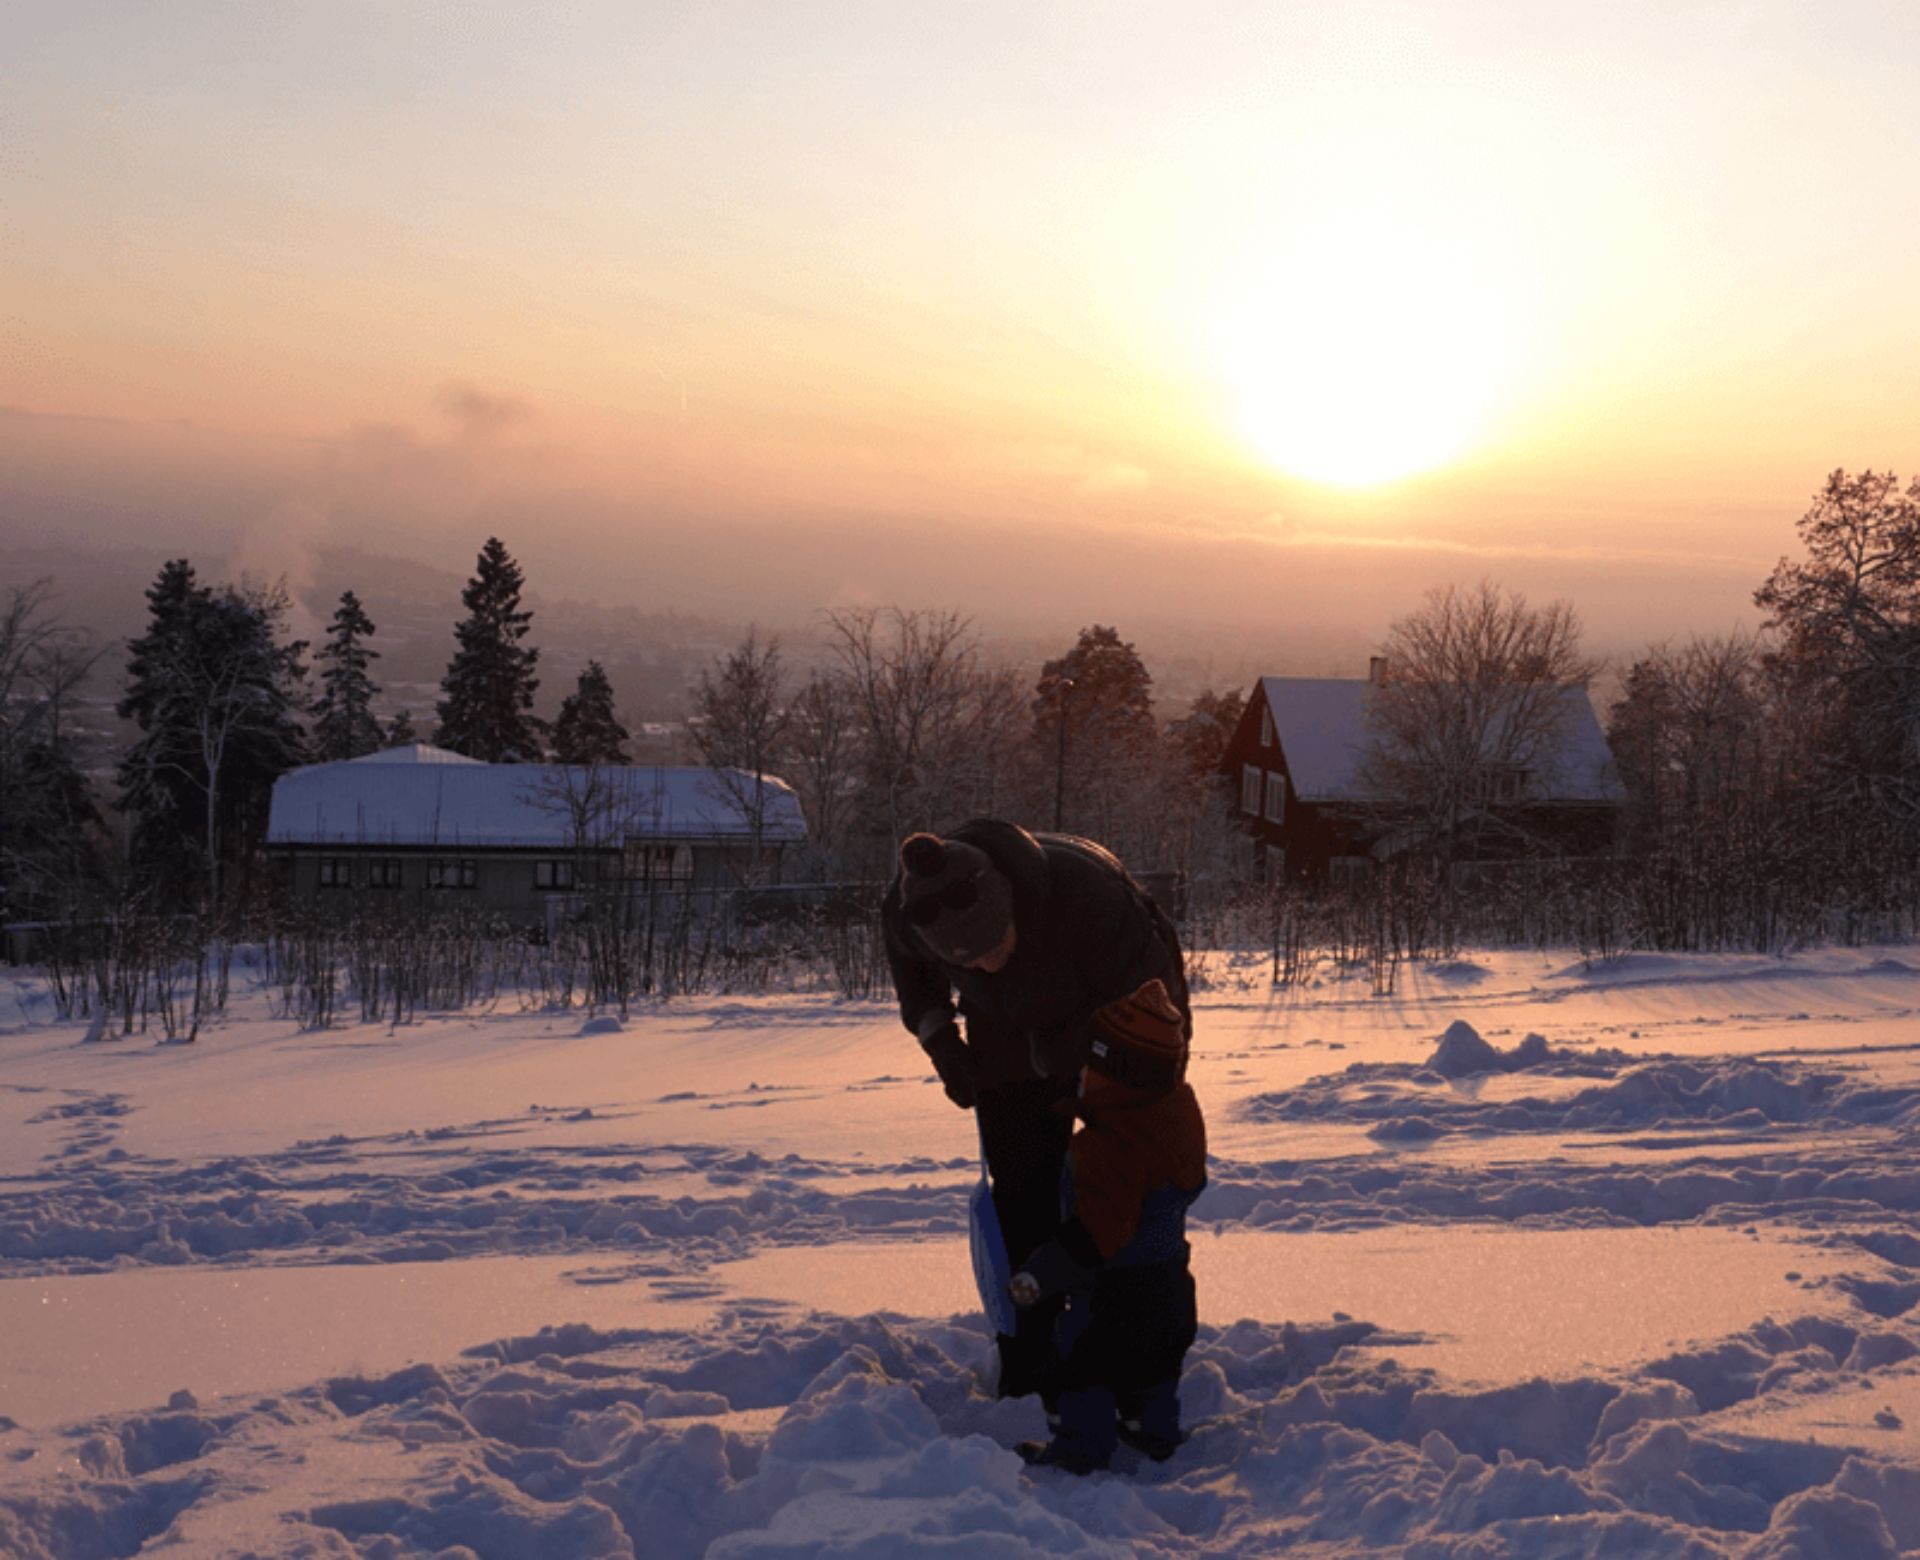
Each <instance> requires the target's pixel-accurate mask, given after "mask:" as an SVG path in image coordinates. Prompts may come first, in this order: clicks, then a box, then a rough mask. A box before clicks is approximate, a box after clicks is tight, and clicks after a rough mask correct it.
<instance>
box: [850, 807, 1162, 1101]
mask: <svg viewBox="0 0 1920 1560" xmlns="http://www.w3.org/2000/svg"><path fill="white" fill-rule="evenodd" d="M947 837H948V838H950V839H957V840H964V841H966V842H967V843H968V844H970V845H975V846H978V847H979V848H980V849H981V850H983V851H985V852H986V854H987V856H988V857H989V858H990V859H991V860H992V862H993V864H994V866H995V867H996V868H997V869H998V870H999V871H1000V873H1001V874H1002V875H1003V876H1004V877H1005V878H1006V879H1007V881H1008V882H1009V883H1010V884H1011V885H1012V888H1013V925H1014V933H1015V941H1014V950H1013V957H1012V958H1010V959H1009V960H1008V961H1007V963H1006V965H1005V966H1004V967H1003V968H1002V969H1000V970H999V971H998V972H996V973H993V974H988V973H987V972H986V971H984V970H977V969H967V968H963V967H961V966H958V965H952V964H948V963H946V962H944V961H943V960H942V959H940V958H939V956H938V955H936V954H935V953H934V952H933V951H932V949H930V948H929V947H928V946H927V945H926V944H925V943H924V942H923V941H922V940H921V939H920V937H919V935H918V934H917V933H916V932H915V931H914V928H913V926H912V924H911V923H910V922H909V921H908V920H907V918H906V915H905V914H904V912H903V911H902V909H901V903H900V884H899V882H898V880H897V879H896V881H895V882H894V885H893V887H892V888H891V889H890V890H889V891H888V893H887V897H886V901H885V903H884V904H883V905H882V907H881V924H882V926H883V928H884V930H885V934H886V943H887V959H888V963H889V965H890V966H891V968H892V973H893V986H894V990H895V992H896V993H897V994H898V996H899V998H900V1017H901V1021H902V1022H903V1023H905V1024H906V1026H907V1028H908V1029H910V1030H912V1031H913V1032H914V1033H915V1034H916V1035H918V1036H920V1037H921V1038H922V1039H923V1040H924V1039H925V1037H926V1035H927V1033H928V1024H929V1021H930V1017H929V1016H930V1015H935V1016H934V1017H933V1018H932V1019H931V1021H932V1022H935V1023H937V1022H938V1016H940V1015H944V1016H951V1015H952V1014H953V1012H954V1011H955V1009H956V1008H957V1009H958V1011H959V1014H960V1016H961V1017H962V1018H964V1019H965V1020H966V1041H967V1052H968V1062H969V1065H970V1068H971V1072H972V1077H973V1081H974V1083H976V1084H978V1085H981V1086H989V1087H990V1086H992V1085H994V1084H999V1083H1014V1082H1020V1081H1023V1080H1030V1079H1032V1078H1035V1077H1054V1078H1064V1077H1070V1076H1071V1075H1072V1074H1073V1073H1074V1072H1076V1071H1078V1069H1079V1068H1080V1066H1081V1064H1082V1063H1083V1062H1084V1061H1085V1060H1086V1058H1087V1054H1088V1046H1089V1043H1090V1041H1091V1039H1092V1034H1091V1028H1092V1024H1093V1015H1094V1013H1095V1012H1096V1011H1097V1010H1098V1009H1100V1008H1102V1007H1104V1006H1106V1005H1107V1004H1108V1003H1109V1002H1116V1001H1118V1000H1119V999H1120V998H1122V997H1124V996H1128V995H1130V994H1131V993H1132V992H1134V991H1136V990H1138V989H1139V987H1140V986H1141V984H1142V983H1143V982H1145V981H1148V980H1151V979H1154V978H1155V977H1158V978H1159V979H1160V980H1162V981H1163V982H1165V984H1166V987H1167V991H1168V993H1169V994H1170V995H1171V996H1172V997H1173V1000H1174V1002H1175V1004H1176V1005H1177V1006H1178V1007H1179V1009H1180V1011H1181V1012H1182V1013H1183V1014H1185V1013H1187V1012H1188V1006H1187V982H1186V972H1185V967H1184V965H1183V963H1182V960H1181V954H1180V940H1179V936H1178V934H1177V933H1176V932H1175V930H1174V926H1173V923H1172V921H1170V920H1169V919H1168V918H1167V916H1166V914H1165V913H1164V912H1163V911H1162V910H1161V909H1160V908H1159V907H1158V906H1157V905H1156V904H1154V902H1153V899H1152V898H1151V896H1150V895H1148V893H1147V891H1146V890H1145V889H1143V888H1141V887H1140V885H1139V884H1138V883H1136V882H1134V880H1133V879H1132V878H1131V877H1130V876H1129V875H1128V874H1127V870H1126V868H1125V867H1123V866H1122V865H1121V864H1120V862H1119V860H1118V859H1117V858H1116V857H1115V856H1114V855H1113V853H1112V852H1111V851H1108V850H1106V849H1105V848H1103V847H1102V846H1099V845H1096V844H1094V843H1093V842H1092V841H1090V840H1082V839H1076V838H1074V837H1073V836H1071V835H1064V834H1038V835H1035V834H1029V833H1028V832H1027V831H1026V830H1024V829H1021V828H1019V827H1017V826H1015V825H1014V824H1011V823H1006V822H1003V821H1001V820H999V819H995V818H976V819H973V820H971V821H969V822H967V823H963V824H961V825H960V826H959V827H958V828H956V829H953V830H951V831H950V832H949V834H948V836H947ZM1188 1027H1189V1032H1191V1020H1190V1019H1189V1026H1188Z"/></svg>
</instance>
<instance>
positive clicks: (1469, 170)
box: [0, 0, 1920, 670]
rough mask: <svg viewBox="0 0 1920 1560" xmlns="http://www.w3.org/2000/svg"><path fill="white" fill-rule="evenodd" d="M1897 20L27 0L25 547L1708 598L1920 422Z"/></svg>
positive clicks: (13, 234)
mask: <svg viewBox="0 0 1920 1560" xmlns="http://www.w3.org/2000/svg"><path fill="white" fill-rule="evenodd" d="M1917 69H1920V7H1915V6H1914V5H1912V4H1911V3H1907V0H1901V3H1884V4H1882V3H1859V0H1826V3H1805V4H1800V3H1767V0H1752V3H1741V4H1722V3H1708V4H1691V3H1686V0H1660V3H1645V4H1643V3H1637V0H1610V3H1606V4H1592V3H1578V4H1575V3H1562V0H1512V3H1508V0H1444V3H1440V0H1436V3H1417V4H1416V3H1382V4H1369V3H1364V0H1361V3H1318V0H1315V3H1288V0H1259V3H1208V0H1198V3H1189V4H1181V5H1172V4H1164V3H1163V4H1150V5H1149V4H1135V3H1130V0H1098V3H1092V0H1058V3H1055V0H1018V3H1000V0H980V3H942V0H930V3H925V4H920V3H902V0H884V3H878V0H876V3H870V4H867V3H851V0H821V3H817V4H810V3H803V0H780V3H767V4H762V3H750V4H749V3H738V4H736V3H727V0H713V3H698V4H695V3H679V4H672V5H665V4H651V3H636V0H625V3H619V4H611V3H608V4H602V3H596V0H581V3H555V4H538V5H484V6H483V5H478V4H472V5H469V4H464V3H462V4H455V3H418V4H414V3H405V0H378V3H361V0H327V3H325V4H309V3H305V0H287V3H272V4H263V3H251V0H204V3H203V0H153V3H148V4H132V3H121V4H102V3H93V0H59V3H42V0H14V3H12V4H9V5H6V6H4V7H0V548H3V547H4V546H5V544H6V543H7V541H8V539H9V538H12V539H13V540H14V541H15V543H16V545H17V544H18V542H19V540H20V539H22V538H28V537H45V536H47V535H61V536H72V537H82V538H88V539H94V540H99V541H116V540H122V539H124V540H132V541H137V542H138V543H139V544H140V545H150V546H151V547H152V549H153V552H154V564H155V567H156V568H157V567H158V564H159V563H160V562H161V561H162V560H163V559H164V558H165V557H166V556H169V555H173V554H178V553H182V552H185V553H188V554H189V555H190V556H193V557H195V559H196V562H197V561H199V558H200V556H201V550H202V549H204V550H205V551H206V553H207V556H208V557H209V560H210V561H212V560H213V557H214V554H215V553H216V552H217V551H218V550H219V549H222V548H226V549H235V548H244V552H235V553H232V554H231V555H232V556H235V557H244V558H245V559H246V560H247V561H248V563H249V564H250V566H251V567H253V568H254V569H255V570H256V571H257V572H264V571H268V570H273V569H277V568H285V569H288V570H291V571H292V572H293V574H294V576H295V578H296V581H297V578H298V574H299V570H300V568H301V567H302V560H303V559H310V557H311V555H312V553H313V551H314V550H315V549H317V548H322V547H327V546H333V545H351V546H354V547H359V548H363V549H367V550H371V551H374V552H377V553H390V554H394V555H398V556H405V557H409V558H418V559H421V560H423V561H427V562H430V563H433V564H436V565H437V566H439V567H442V568H445V569H448V570H450V571H454V572H458V573H460V574H462V575H464V574H465V573H467V572H468V571H469V570H470V568H471V565H472V562H473V558H474V555H475V552H476V551H477V549H478V546H479V544H480V543H481V542H482V541H483V540H484V539H485V538H486V536H488V535H489V534H498V535H499V536H501V538H502V539H503V540H504V541H505V542H506V543H507V545H508V547H509V549H510V550H511V551H512V552H513V554H514V556H515V557H516V558H517V559H518V560H519V561H520V562H521V563H522V565H523V567H524V568H525V570H526V573H527V578H528V582H529V585H530V586H531V587H532V588H534V589H536V590H539V591H542V592H545V593H548V594H554V595H557V594H572V595H577V596H581V597H586V598H590V599H595V600H599V601H602V602H606V603H609V604H613V603H621V602H633V603H636V604H638V605H640V606H642V607H644V608H647V609H650V610H651V609H656V608H663V607H667V606H682V607H687V608H691V609H695V610H700V611H710V612H716V613H722V614H726V615H729V616H732V617H735V618H737V619H740V620H746V619H748V618H757V619H759V620H760V621H762V622H764V623H770V624H774V625H776V626H777V625H778V624H780V623H782V622H784V621H796V620H801V619H804V618H806V617H807V616H808V615H809V614H811V613H812V612H814V611H815V610H817V609H818V608H820V607H823V606H834V605H844V604H853V603H861V602H872V603H896V604H900V605H904V606H910V607H921V606H926V607H957V608H960V609H962V610H964V611H966V612H968V613H969V614H972V615H974V616H975V617H977V618H978V619H979V620H981V621H982V622H983V623H984V624H987V625H989V626H991V625H994V624H997V623H1001V622H1008V623H1013V622H1021V623H1025V624H1029V625H1033V626H1039V627H1046V628H1053V629H1058V630H1060V631H1063V632H1065V633H1067V634H1070V633H1071V632H1072V631H1073V630H1074V629H1076V628H1078V627H1080V626H1082V625H1084V624H1086V623H1089V622H1093V621H1101V622H1116V623H1118V624H1119V625H1120V626H1121V627H1122V629H1123V631H1129V630H1131V631H1133V632H1140V631H1142V628H1143V627H1144V626H1146V625H1151V624H1154V623H1158V622H1167V623H1178V622H1206V623H1212V624H1218V625H1227V626H1231V625H1234V624H1240V623H1245V624H1258V623H1260V622H1262V621H1263V620H1271V619H1284V620H1286V621H1288V622H1290V623H1293V624H1296V625H1315V624H1323V623H1324V624H1326V625H1328V626H1329V628H1330V629H1332V628H1338V629H1339V630H1340V631H1341V632H1343V633H1353V634H1357V635H1359V636H1362V637H1366V636H1373V637H1377V636H1378V635H1379V634H1380V633H1381V632H1382V631H1383V630H1384V628H1385V626H1386V624H1387V622H1388V621H1389V620H1390V619H1391V618H1393V617H1396V616H1400V615H1403V614H1404V613H1406V612H1407V611H1409V610H1411V609H1412V608H1414V607H1415V606H1417V605H1418V603H1419V599H1420V596H1421V594H1422V592H1423V591H1424V590H1425V589H1426V588H1428V587H1429V586H1432V585H1437V584H1442V583H1446V582H1449V581H1472V580H1476V579H1479V578H1481V577H1491V578H1493V579H1495V580H1498V581H1500V582H1502V583H1503V584H1505V585H1507V586H1509V587H1511V588H1514V589H1518V590H1521V591H1523V592H1524V593H1525V594H1526V595H1527V596H1528V597H1529V599H1534V600H1540V601H1545V600H1548V599H1554V598H1565V599H1567V600H1569V601H1571V602H1572V603H1573V604H1574V606H1575V607H1576V609H1577V610H1578V611H1579V612H1580V614H1581V616H1582V617H1583V619H1584V620H1585V621H1586V623H1587V625H1588V629H1589V634H1590V637H1591V638H1593V639H1594V640H1596V641H1597V642H1598V647H1599V648H1602V649H1631V648H1634V647H1636V646H1638V645H1642V644H1645V643H1647V642H1649V641H1652V640H1656V639H1662V638H1669V637H1684V636H1686V635H1689V634H1692V633H1696V632H1699V633H1717V632H1722V631H1724V630H1726V629H1728V628H1731V627H1733V626H1735V625H1736V624H1738V623H1746V622H1752V621H1756V618H1755V614H1754V612H1753V609H1752V606H1751V595H1752V591H1753V589H1754V588H1755V586H1757V585H1758V584H1759V583H1760V582H1761V581H1762V580H1763V579H1764V578H1765V577H1766V575H1767V573H1768V572H1769V570H1770V569H1771V568H1772V566H1773V564H1774V562H1775V561H1776V560H1777V559H1778V558H1779V557H1780V556H1781V555H1782V554H1784V553H1790V552H1794V551H1796V550H1797V542H1796V537H1795V532H1794V523H1795V521H1796V520H1797V519H1798V518H1799V517H1800V516H1801V515H1802V514H1803V513H1804V512H1805V510H1806V508H1807V506H1808V504H1809V502H1810V500H1811V498H1812V496H1813V494H1814V492H1815V491H1816V490H1817V489H1818V488H1819V486H1820V485H1821V483H1822V482H1823V480H1824V478H1825V476H1826V474H1827V473H1828V472H1829V471H1831V470H1833V469H1834V468H1836V467H1845V468H1848V469H1850V470H1851V469H1859V468H1862V467H1873V468H1876V469H1888V468H1891V469H1894V470H1896V471H1901V472H1902V473H1903V474H1907V475H1911V474H1912V472H1913V468H1914V467H1915V466H1916V465H1920V462H1917V461H1916V460H1914V459H1913V458H1912V457H1913V455H1914V453H1915V444H1916V427H1915V410H1916V392H1917V391H1920V384H1917V383H1916V380H1917V379H1920V353H1916V351H1915V344H1916V339H1917V338H1920V286H1917V285H1916V282H1915V278H1916V276H1920V202H1916V201H1915V200H1914V199H1913V188H1912V180H1913V175H1914V173H1915V171H1916V169H1920V111H1917V110H1916V107H1915V95H1914V90H1913V83H1914V80H1915V79H1916V70H1917ZM203 572H204V571H203ZM1306 669H1308V670H1324V669H1328V668H1318V667H1315V668H1306ZM1346 669H1347V670H1353V668H1351V667H1349V668H1346ZM1274 670H1288V668H1282V667H1276V668H1274Z"/></svg>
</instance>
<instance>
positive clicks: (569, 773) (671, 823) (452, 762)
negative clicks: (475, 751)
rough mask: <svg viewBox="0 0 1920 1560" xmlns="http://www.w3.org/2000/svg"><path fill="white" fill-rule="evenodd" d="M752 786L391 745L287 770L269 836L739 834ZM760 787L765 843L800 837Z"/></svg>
mask: <svg viewBox="0 0 1920 1560" xmlns="http://www.w3.org/2000/svg"><path fill="white" fill-rule="evenodd" d="M396 754H398V755H401V756H399V757H396V756H395V755H396ZM755 781H756V777H755V776H753V775H751V774H748V773H746V772H745V771H742V770H737V769H730V770H713V769H694V768H671V769H670V768H661V767H653V766H634V767H631V768H606V769H579V768H569V767H567V766H565V765H560V764H483V763H478V762H475V761H474V760H472V759H468V758H464V757H462V756H461V755H459V754H455V753H446V752H445V750H444V749H441V748H431V747H425V746H421V747H416V748H396V749H391V750H389V751H387V752H384V753H373V754H369V755H368V756H367V757H365V758H356V759H348V760H346V761H344V762H341V763H335V764H309V765H307V766H306V767H304V768H301V769H295V770H292V771H290V772H289V773H287V774H285V775H282V776H281V777H280V779H279V780H277V781H276V782H275V783H274V787H273V808H272V812H271V813H270V815H269V817H268V822H267V843H268V844H269V845H363V846H364V845H392V846H441V847H446V848H453V847H466V848H469V849H482V848H493V849H510V848H516V847H517V848H523V849H528V848H530V849H568V848H571V847H573V846H574V845H575V844H577V843H578V842H579V832H580V831H581V830H582V829H583V830H584V833H585V836H586V838H587V840H588V841H589V842H592V843H597V844H598V843H603V844H619V843H621V842H622V841H624V840H627V839H633V838H639V839H654V840H709V841H722V842H724V841H736V840H745V839H747V838H748V837H749V836H750V835H751V833H752V820H751V818H750V816H749V814H748V811H747V810H746V809H745V808H743V807H742V805H741V800H740V799H741V798H750V797H751V796H752V795H753V788H754V785H755ZM758 783H759V785H760V786H761V787H762V794H763V795H764V797H765V803H766V805H765V815H764V821H763V824H762V828H761V838H762V839H763V840H764V841H766V842H768V843H775V844H779V843H789V842H793V841H798V840H803V839H805V838H806V823H805V820H804V819H803V818H802V817H801V814H800V801H799V798H798V797H796V796H795V795H794V793H793V788H792V787H791V786H789V785H788V784H787V783H786V782H785V781H784V780H777V779H775V778H774V777H773V776H771V775H763V776H759V777H758ZM576 819H580V820H584V821H583V822H582V823H580V824H576V821H575V820H576Z"/></svg>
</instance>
